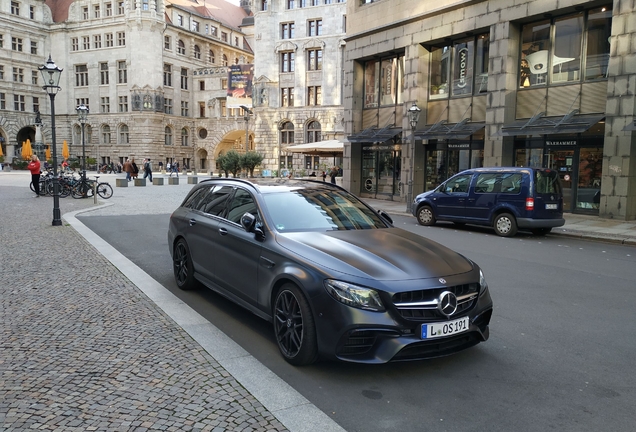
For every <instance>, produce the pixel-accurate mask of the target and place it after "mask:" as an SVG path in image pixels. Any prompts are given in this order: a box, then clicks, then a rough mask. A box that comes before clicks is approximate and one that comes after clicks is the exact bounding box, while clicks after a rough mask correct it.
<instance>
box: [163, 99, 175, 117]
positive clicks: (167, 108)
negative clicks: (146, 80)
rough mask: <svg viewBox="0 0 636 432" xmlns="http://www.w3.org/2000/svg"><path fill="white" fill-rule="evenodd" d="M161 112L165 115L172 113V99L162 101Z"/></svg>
mask: <svg viewBox="0 0 636 432" xmlns="http://www.w3.org/2000/svg"><path fill="white" fill-rule="evenodd" d="M163 112H164V113H165V114H172V113H173V108H172V99H169V98H164V100H163Z"/></svg>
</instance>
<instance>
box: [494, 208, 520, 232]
mask: <svg viewBox="0 0 636 432" xmlns="http://www.w3.org/2000/svg"><path fill="white" fill-rule="evenodd" d="M493 228H495V232H496V233H497V235H500V236H502V237H512V236H514V235H515V234H517V221H516V220H515V217H514V216H513V215H511V214H510V213H502V214H500V215H498V216H497V217H496V218H495V222H494V224H493Z"/></svg>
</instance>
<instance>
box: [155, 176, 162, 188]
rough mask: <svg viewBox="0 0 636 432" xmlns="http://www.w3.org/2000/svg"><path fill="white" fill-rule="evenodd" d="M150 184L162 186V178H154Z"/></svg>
mask: <svg viewBox="0 0 636 432" xmlns="http://www.w3.org/2000/svg"><path fill="white" fill-rule="evenodd" d="M152 184H153V185H155V186H163V178H162V177H155V178H153V179H152Z"/></svg>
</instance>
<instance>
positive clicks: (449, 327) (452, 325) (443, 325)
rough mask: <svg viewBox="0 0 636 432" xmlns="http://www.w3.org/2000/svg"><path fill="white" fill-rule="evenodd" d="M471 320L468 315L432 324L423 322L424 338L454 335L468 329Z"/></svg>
mask: <svg viewBox="0 0 636 432" xmlns="http://www.w3.org/2000/svg"><path fill="white" fill-rule="evenodd" d="M469 325H470V320H469V319H468V317H464V318H460V319H457V320H454V321H446V322H439V323H431V324H422V339H434V338H438V337H444V336H452V335H454V334H457V333H463V332H465V331H468V327H469Z"/></svg>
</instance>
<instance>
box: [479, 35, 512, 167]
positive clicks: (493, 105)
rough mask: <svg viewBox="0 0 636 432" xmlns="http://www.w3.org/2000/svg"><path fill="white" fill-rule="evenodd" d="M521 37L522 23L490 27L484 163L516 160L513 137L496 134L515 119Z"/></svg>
mask: <svg viewBox="0 0 636 432" xmlns="http://www.w3.org/2000/svg"><path fill="white" fill-rule="evenodd" d="M519 38H520V33H519V27H518V26H516V25H514V24H512V23H510V22H500V23H497V24H494V25H492V26H491V27H490V60H489V70H488V99H487V102H486V138H485V142H484V166H506V165H512V164H513V160H512V138H508V137H506V139H504V137H500V136H497V135H495V134H496V133H497V132H498V131H500V130H501V127H502V126H503V125H505V124H507V123H511V122H512V121H514V120H515V110H514V106H515V101H516V97H517V70H518V69H519V68H518V64H519Z"/></svg>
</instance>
